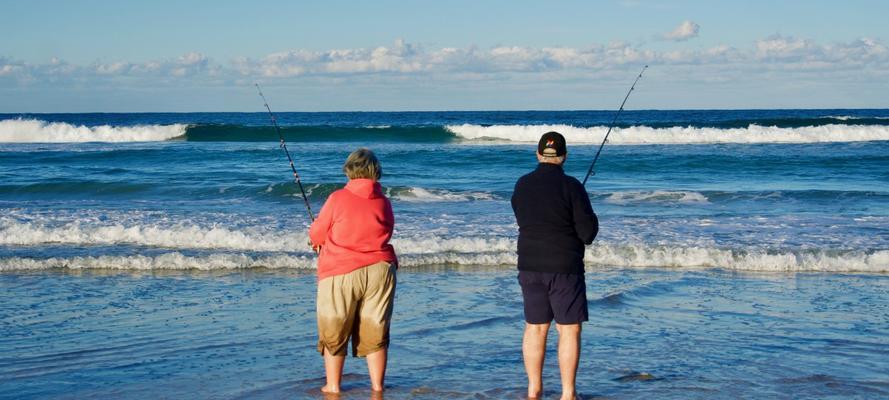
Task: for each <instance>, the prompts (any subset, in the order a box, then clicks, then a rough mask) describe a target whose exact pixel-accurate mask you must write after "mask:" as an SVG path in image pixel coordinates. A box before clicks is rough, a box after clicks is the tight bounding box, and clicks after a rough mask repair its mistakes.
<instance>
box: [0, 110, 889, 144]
mask: <svg viewBox="0 0 889 400" xmlns="http://www.w3.org/2000/svg"><path fill="white" fill-rule="evenodd" d="M835 118H843V117H835ZM829 119H830V120H832V121H834V122H850V121H851V122H858V121H857V120H854V119H851V117H850V119H834V118H829ZM869 121H876V120H874V119H869ZM551 130H555V131H558V132H561V133H563V134H564V135H565V136H566V137H567V139H568V141H569V142H571V143H588V144H593V143H599V142H601V141H602V138H603V137H604V136H605V132H606V131H607V127H605V126H593V127H578V126H571V125H475V124H463V125H447V126H390V125H379V126H360V127H342V126H323V125H322V126H284V127H282V128H281V131H282V133H283V134H284V136H285V137H286V139H287V140H288V141H292V142H352V141H361V142H366V141H373V142H421V143H422V142H427V143H447V142H485V143H492V142H493V143H496V142H507V143H512V142H536V141H537V140H538V139H539V138H540V135H541V134H542V133H544V132H547V131H551ZM167 140H186V141H214V142H215V141H220V142H224V141H228V142H264V141H277V140H278V136H277V133H276V132H275V131H274V129H272V128H270V127H267V126H244V125H225V124H182V123H176V124H170V125H132V126H111V125H100V126H86V125H72V124H69V123H65V122H46V121H42V120H37V119H6V120H0V143H77V142H156V141H167ZM886 140H889V125H885V124H866V123H861V124H846V123H829V124H820V125H811V126H791V127H786V126H779V125H760V124H749V125H747V126H743V127H700V126H693V125H687V126H654V127H652V126H645V125H639V126H623V127H617V128H615V129H614V130H613V131H612V133H611V136H609V141H610V142H611V143H613V144H710V143H822V142H860V141H886Z"/></svg>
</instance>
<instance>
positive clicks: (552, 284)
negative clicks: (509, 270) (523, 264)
mask: <svg viewBox="0 0 889 400" xmlns="http://www.w3.org/2000/svg"><path fill="white" fill-rule="evenodd" d="M519 286H521V287H522V297H523V298H524V301H525V321H526V322H528V323H529V324H546V323H549V322H551V321H552V320H553V319H555V320H556V323H557V324H560V325H570V324H579V323H581V322H584V321H588V320H589V314H588V312H587V301H586V282H585V281H584V276H583V274H559V273H555V272H538V271H519Z"/></svg>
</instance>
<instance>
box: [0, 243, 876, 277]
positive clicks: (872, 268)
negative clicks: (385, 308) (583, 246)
mask: <svg viewBox="0 0 889 400" xmlns="http://www.w3.org/2000/svg"><path fill="white" fill-rule="evenodd" d="M479 241H481V242H485V240H481V239H480V240H479ZM393 243H394V244H395V246H396V249H398V250H399V261H400V265H401V266H402V267H423V266H436V265H482V266H484V265H487V266H502V267H504V268H514V265H515V261H516V257H515V254H514V253H513V252H512V251H508V252H507V251H490V250H489V249H475V250H476V251H470V250H469V249H460V250H459V251H457V250H454V251H444V252H434V251H431V250H426V252H416V253H411V252H409V251H407V250H406V249H405V247H407V248H411V247H414V246H410V245H409V243H407V242H405V241H399V242H393ZM59 268H62V269H116V270H203V271H213V270H230V269H249V268H271V269H314V268H315V257H314V256H313V255H312V254H309V253H305V252H303V253H295V254H290V253H286V254H285V253H275V254H249V253H213V254H209V255H199V256H191V255H185V254H183V253H182V252H179V251H174V252H169V253H163V254H160V255H132V256H118V255H99V256H74V257H50V258H32V257H5V258H0V271H22V270H45V269H59ZM596 268H675V269H708V268H714V269H726V270H735V271H750V272H832V273H835V272H866V273H887V272H889V251H887V250H880V251H876V252H870V253H868V252H861V251H847V252H843V251H828V250H805V251H803V250H788V251H778V252H771V251H751V250H737V249H718V248H702V247H664V246H647V245H641V244H637V245H613V244H598V245H594V246H592V247H591V248H589V249H588V250H587V269H588V270H593V269H596Z"/></svg>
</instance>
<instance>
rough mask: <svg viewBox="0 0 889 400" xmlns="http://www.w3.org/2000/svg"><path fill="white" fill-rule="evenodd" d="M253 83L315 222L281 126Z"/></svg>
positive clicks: (307, 209)
mask: <svg viewBox="0 0 889 400" xmlns="http://www.w3.org/2000/svg"><path fill="white" fill-rule="evenodd" d="M254 85H256V90H258V91H259V97H262V102H263V104H265V109H266V110H268V112H269V119H271V120H272V125H274V126H275V132H278V138H279V139H281V148H282V149H284V154H287V161H290V170H291V171H293V181H294V182H296V185H297V186H299V192H300V193H301V194H302V195H303V202H305V203H306V211H308V212H309V220H311V221H312V222H315V215H314V214H312V206H310V205H309V198H308V196H306V191H305V190H303V184H302V182H301V181H300V180H299V174H298V173H296V167H295V166H293V157H290V151H289V150H287V143H284V135H282V134H281V128H279V127H278V120H277V119H276V118H275V114H272V109H271V108H269V102H268V101H267V100H266V99H265V95H263V94H262V89H261V88H260V87H259V84H258V83H254Z"/></svg>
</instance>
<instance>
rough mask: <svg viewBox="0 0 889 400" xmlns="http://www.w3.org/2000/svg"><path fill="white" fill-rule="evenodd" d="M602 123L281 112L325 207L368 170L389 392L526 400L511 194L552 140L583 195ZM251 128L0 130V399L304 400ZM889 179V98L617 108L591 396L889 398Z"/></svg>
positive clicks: (227, 118)
mask: <svg viewBox="0 0 889 400" xmlns="http://www.w3.org/2000/svg"><path fill="white" fill-rule="evenodd" d="M613 116H614V114H613V112H610V111H559V112H550V111H527V112H405V113H280V114H279V115H278V120H279V123H281V125H282V133H283V134H284V136H285V138H286V139H287V143H288V148H289V149H290V151H291V152H292V154H293V157H294V160H295V165H296V168H297V170H298V171H299V173H300V175H301V178H302V181H303V184H304V186H305V188H306V191H307V193H308V195H309V200H310V203H311V205H312V207H313V211H314V212H316V213H317V211H318V210H319V209H320V207H321V206H322V205H323V202H324V199H325V198H326V196H327V195H328V194H329V193H331V192H332V191H333V190H336V189H337V188H340V187H342V186H343V184H344V183H345V177H344V176H343V174H342V170H341V166H342V162H343V161H344V160H345V157H346V156H347V155H348V154H349V153H350V152H351V151H352V150H354V149H356V148H358V147H368V148H371V149H373V150H374V151H375V152H376V153H377V155H378V156H379V158H380V160H381V162H382V164H383V170H384V176H383V179H382V182H381V183H382V184H383V186H384V190H385V192H386V193H387V195H388V196H389V197H390V198H391V199H392V202H393V208H394V211H395V214H396V231H395V235H394V238H393V241H392V243H393V244H394V245H395V247H396V250H397V251H398V254H399V257H400V263H401V266H402V269H401V272H400V276H399V278H400V283H401V286H400V287H399V294H398V296H399V297H398V300H397V305H396V311H395V317H394V320H395V322H394V325H393V338H394V343H393V349H392V356H391V357H392V365H391V369H390V379H389V385H390V386H391V388H390V389H391V390H390V394H389V396H390V397H393V398H400V397H417V398H421V397H423V396H425V397H426V398H441V397H466V398H476V397H479V396H481V397H485V398H503V397H507V398H509V397H517V396H518V397H520V396H521V393H522V391H523V389H522V385H523V384H524V383H523V379H524V377H523V371H522V366H521V355H520V351H519V350H520V347H519V340H520V333H521V324H522V318H521V306H520V305H521V303H520V296H519V293H518V286H517V283H516V282H515V273H514V263H515V260H516V256H515V239H516V226H515V221H514V218H513V215H512V210H511V208H510V204H509V198H510V195H511V192H512V188H513V185H514V183H515V180H516V179H517V178H518V177H519V176H521V175H522V174H525V173H527V172H529V171H530V170H531V169H533V168H534V166H535V162H536V161H535V158H534V149H535V142H536V139H537V138H538V137H539V135H540V134H542V133H544V132H546V131H548V130H557V131H560V132H562V133H564V134H565V136H566V138H567V140H568V144H569V155H568V162H567V164H566V167H565V169H566V172H567V173H568V174H569V175H572V176H575V177H578V178H579V179H582V178H583V175H584V174H585V173H586V170H587V168H588V166H589V162H590V161H591V160H592V158H593V156H594V154H595V152H596V150H597V149H598V144H599V143H600V142H601V140H602V138H603V137H604V134H605V132H606V130H607V128H606V125H607V124H608V122H610V120H611V118H613ZM267 118H268V116H267V115H266V114H262V113H185V114H156V113H154V114H143V113H136V114H37V115H25V114H23V115H19V114H14V115H12V114H3V115H0V142H2V143H0V271H2V272H0V287H2V289H3V290H2V294H0V296H2V300H3V301H2V308H0V326H2V328H3V332H4V335H3V336H2V338H0V350H2V351H0V354H2V356H0V396H4V397H64V396H70V397H86V396H89V395H92V394H99V395H105V396H106V397H107V396H112V397H130V398H136V397H144V396H145V395H146V394H150V395H157V396H161V397H163V396H169V397H185V396H189V395H190V394H191V395H199V396H204V397H254V396H258V397H263V396H265V397H281V396H287V395H292V396H295V397H301V396H308V395H314V394H315V392H314V390H315V389H316V388H317V387H318V386H320V382H321V381H320V380H319V378H320V377H321V371H322V370H321V360H320V359H319V358H318V357H317V355H316V354H315V353H314V340H315V337H314V327H313V321H314V319H313V318H314V315H313V312H314V305H313V304H314V303H313V301H314V300H313V299H314V297H313V296H314V292H313V288H314V286H313V285H314V276H313V275H312V271H313V269H314V263H315V258H314V256H313V254H312V252H311V249H309V248H308V247H307V245H306V239H307V237H306V229H307V226H308V223H309V219H308V215H307V213H306V210H305V209H304V208H303V206H302V200H301V198H300V194H299V189H298V188H297V187H296V185H295V184H294V183H293V182H292V176H291V172H290V167H289V165H288V164H287V161H286V156H285V155H284V154H283V151H282V150H281V149H280V148H279V147H278V143H277V135H276V134H275V131H274V130H273V129H271V128H269V126H268V119H267ZM887 184H889V110H736V111H631V112H626V113H625V114H623V115H622V116H621V124H620V125H619V126H618V127H617V128H616V129H615V130H614V131H613V132H612V133H611V136H610V137H609V144H608V145H606V146H605V148H604V150H603V153H602V158H601V159H600V161H599V163H598V164H597V165H596V174H595V175H594V176H592V177H591V178H590V181H589V183H588V184H587V188H588V190H589V193H590V198H591V200H592V203H593V207H594V209H595V210H596V212H597V213H598V215H599V217H600V223H601V232H600V235H599V238H598V239H597V241H596V243H595V244H594V245H592V246H589V247H588V249H587V254H586V262H587V270H588V273H587V282H588V285H589V293H588V295H589V297H590V298H591V301H592V303H591V308H590V311H591V321H590V323H589V324H587V325H586V330H585V331H584V341H585V344H584V355H583V358H582V361H581V370H580V373H579V376H578V381H579V384H580V390H581V392H582V393H586V394H587V395H588V396H604V397H617V398H627V397H630V398H632V397H648V396H653V397H676V398H687V397H706V398H712V397H720V396H721V397H725V398H735V397H738V396H764V395H765V396H776V397H781V396H789V397H793V396H794V395H797V394H798V395H800V396H804V397H805V396H806V395H805V394H809V395H811V396H816V397H817V396H827V395H838V396H852V397H855V396H858V397H865V398H867V397H881V396H886V395H889V383H887V382H889V373H887V371H889V363H887V362H886V361H884V360H885V359H887V357H886V356H887V355H889V340H887V339H886V337H889V335H887V334H889V310H887V303H889V291H887V283H889V279H887V277H886V275H884V274H885V273H886V272H889V189H887V188H889V185H887ZM554 360H555V357H554V354H553V355H551V356H550V357H549V360H548V361H547V362H548V366H547V368H548V369H549V372H548V373H549V375H548V376H547V379H548V380H547V391H548V393H553V394H555V393H557V387H558V376H557V374H556V373H555V372H556V371H555V368H556V367H555V364H554ZM550 364H552V365H550ZM347 373H348V375H347V379H346V381H347V388H350V390H351V392H350V393H352V395H354V396H358V397H362V396H365V397H366V395H367V393H365V392H363V391H362V390H364V389H365V388H366V385H365V382H364V381H365V380H366V372H365V371H364V370H363V367H362V366H361V364H360V362H353V361H352V360H350V361H349V362H348V363H347ZM160 383H164V384H163V385H161V384H160Z"/></svg>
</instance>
